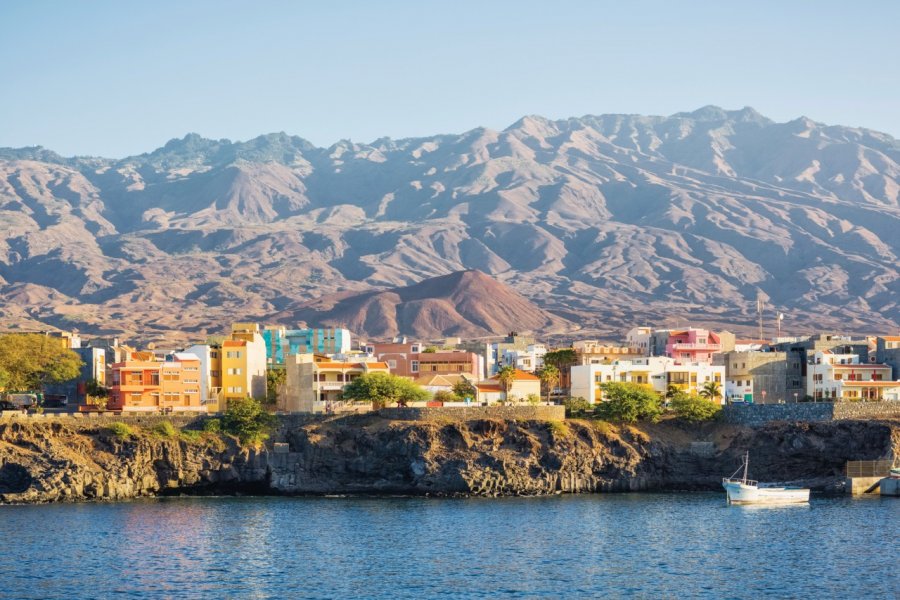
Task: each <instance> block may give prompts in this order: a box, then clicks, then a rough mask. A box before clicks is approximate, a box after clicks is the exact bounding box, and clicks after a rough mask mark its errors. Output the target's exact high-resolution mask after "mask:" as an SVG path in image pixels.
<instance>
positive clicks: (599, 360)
mask: <svg viewBox="0 0 900 600" xmlns="http://www.w3.org/2000/svg"><path fill="white" fill-rule="evenodd" d="M632 331H633V330H632ZM572 348H574V350H575V352H576V354H577V355H578V364H580V365H601V364H609V363H611V362H615V361H617V360H632V359H635V358H641V357H642V356H645V355H644V349H642V348H640V347H638V346H616V345H614V344H608V343H605V342H600V341H597V340H580V341H577V342H575V343H573V344H572Z"/></svg>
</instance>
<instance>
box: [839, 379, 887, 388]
mask: <svg viewBox="0 0 900 600" xmlns="http://www.w3.org/2000/svg"><path fill="white" fill-rule="evenodd" d="M841 383H842V384H843V385H844V387H848V386H849V387H856V386H859V387H900V381H856V380H853V381H847V380H841Z"/></svg>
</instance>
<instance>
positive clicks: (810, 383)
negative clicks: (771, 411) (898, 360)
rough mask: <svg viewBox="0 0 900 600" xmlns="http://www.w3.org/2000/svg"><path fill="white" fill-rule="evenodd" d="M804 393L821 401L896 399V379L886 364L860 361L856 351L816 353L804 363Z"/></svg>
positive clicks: (898, 397) (899, 387)
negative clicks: (808, 361) (805, 375)
mask: <svg viewBox="0 0 900 600" xmlns="http://www.w3.org/2000/svg"><path fill="white" fill-rule="evenodd" d="M806 389H807V393H808V394H809V395H810V396H812V397H813V398H815V399H816V400H825V401H831V402H835V401H841V400H849V401H870V402H872V401H879V400H889V401H895V402H896V401H900V381H894V380H893V369H892V368H891V366H890V365H882V364H872V363H863V362H860V360H859V355H858V354H835V353H833V352H832V351H831V350H823V351H821V352H817V353H816V354H815V355H814V356H813V364H811V365H808V370H807V377H806Z"/></svg>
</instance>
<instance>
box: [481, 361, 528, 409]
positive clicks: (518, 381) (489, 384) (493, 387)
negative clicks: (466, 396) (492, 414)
mask: <svg viewBox="0 0 900 600" xmlns="http://www.w3.org/2000/svg"><path fill="white" fill-rule="evenodd" d="M475 389H476V390H477V394H478V395H477V397H476V398H475V400H476V402H479V403H482V404H486V405H491V404H496V403H497V402H505V401H509V402H521V401H523V400H525V399H526V398H527V397H528V396H530V395H532V394H535V395H537V396H538V397H540V395H541V380H540V378H539V377H537V376H536V375H532V374H531V373H527V372H525V371H520V370H516V378H515V379H514V380H513V381H512V383H511V385H510V389H509V395H508V396H507V394H506V393H505V390H504V388H503V385H501V383H500V379H498V376H497V375H494V376H493V377H491V378H490V379H487V380H485V381H480V382H478V383H477V384H475Z"/></svg>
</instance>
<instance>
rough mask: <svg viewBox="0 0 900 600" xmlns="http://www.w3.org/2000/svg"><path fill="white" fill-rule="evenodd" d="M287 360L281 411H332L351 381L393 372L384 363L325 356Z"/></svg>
mask: <svg viewBox="0 0 900 600" xmlns="http://www.w3.org/2000/svg"><path fill="white" fill-rule="evenodd" d="M286 360H287V362H286V363H285V392H284V396H283V397H281V398H279V406H278V409H279V410H284V411H288V412H304V413H324V412H331V411H332V410H334V409H335V408H337V407H338V405H340V404H341V403H342V402H343V401H342V397H341V393H342V392H343V391H344V388H345V387H346V386H347V384H348V383H350V382H351V381H353V380H354V379H356V378H357V377H359V376H361V375H365V374H367V373H390V369H389V368H388V366H387V364H385V363H383V362H359V363H345V362H334V361H332V360H330V359H328V358H327V357H325V356H322V355H315V354H289V355H288V356H287V359H286Z"/></svg>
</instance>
